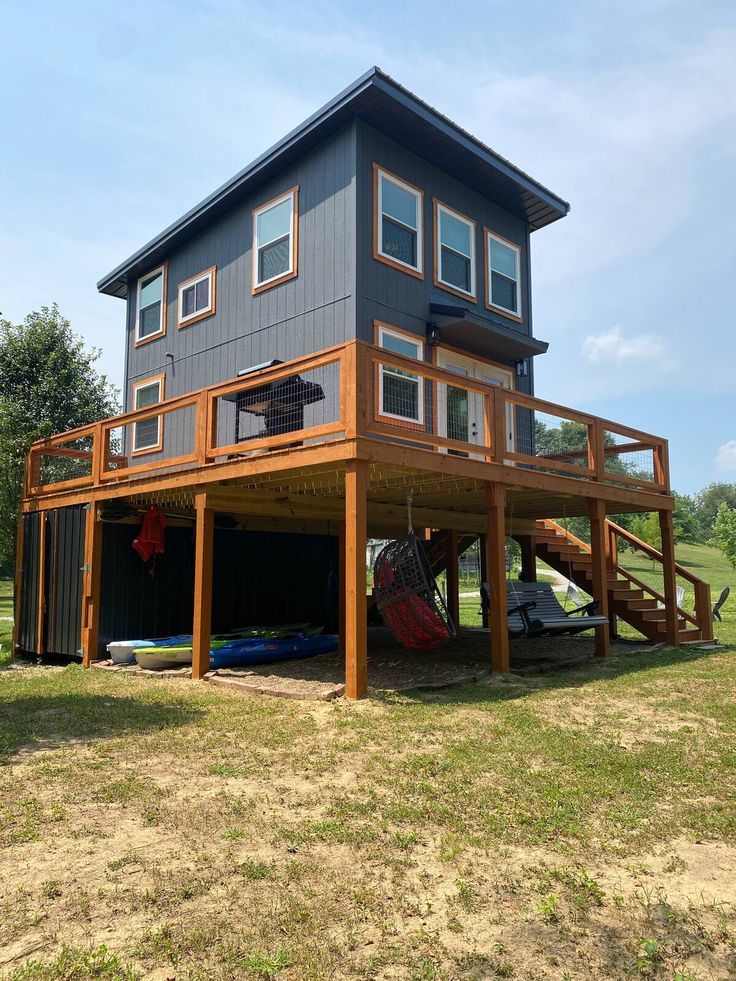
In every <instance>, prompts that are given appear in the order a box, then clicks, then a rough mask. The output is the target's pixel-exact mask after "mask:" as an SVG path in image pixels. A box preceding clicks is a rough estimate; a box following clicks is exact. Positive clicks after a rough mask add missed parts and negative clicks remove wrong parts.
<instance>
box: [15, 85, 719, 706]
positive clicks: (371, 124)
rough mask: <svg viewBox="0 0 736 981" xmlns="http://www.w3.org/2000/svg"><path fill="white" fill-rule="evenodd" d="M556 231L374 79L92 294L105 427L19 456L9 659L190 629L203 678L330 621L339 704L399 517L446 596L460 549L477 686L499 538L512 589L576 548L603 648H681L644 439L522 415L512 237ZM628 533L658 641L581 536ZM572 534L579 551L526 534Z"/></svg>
mask: <svg viewBox="0 0 736 981" xmlns="http://www.w3.org/2000/svg"><path fill="white" fill-rule="evenodd" d="M568 210H569V205H568V204H567V203H566V202H565V201H564V200H563V199H562V198H560V197H558V196H557V195H556V194H554V193H553V192H551V191H549V190H548V189H547V188H545V187H544V186H543V185H541V184H540V183H538V182H537V181H535V180H534V179H532V178H531V177H529V176H528V175H527V174H525V173H524V172H523V171H521V170H520V169H519V168H518V167H516V166H514V165H513V164H512V163H510V162H509V161H507V160H505V159H504V158H503V157H501V156H500V155H499V154H497V153H496V152H495V151H493V150H491V149H490V148H489V147H487V146H486V145H484V144H483V143H482V142H481V141H479V140H478V139H476V138H475V137H473V136H471V135H470V134H469V133H467V132H465V131H464V130H462V129H461V128H460V127H458V126H457V125H455V124H454V123H453V122H451V121H450V120H449V119H447V118H446V117H444V116H442V115H441V114H440V113H438V112H437V111H436V110H435V109H433V108H432V107H430V106H429V105H427V104H426V103H424V102H422V101H421V100H420V99H418V98H417V97H416V96H414V95H413V94H412V93H410V92H409V91H407V90H406V89H405V88H403V87H402V86H401V85H399V84H398V83H396V82H395V81H393V80H392V79H390V78H389V77H388V76H387V75H385V74H384V73H383V72H382V71H380V70H379V69H377V68H373V69H371V70H370V71H368V72H367V73H366V74H364V75H363V76H361V77H360V78H359V79H357V80H356V81H355V82H354V83H353V84H352V85H350V86H349V87H348V88H347V89H345V90H344V91H343V92H341V93H340V94H339V95H337V96H336V97H335V98H334V99H332V100H331V101H330V102H329V103H327V105H325V106H324V107H323V108H321V109H320V110H318V111H317V112H316V113H315V114H314V115H313V116H311V117H310V118H309V119H307V120H306V121H305V122H304V123H302V124H301V125H300V126H299V127H297V129H295V130H293V131H292V132H291V133H289V134H288V135H287V136H285V137H284V138H283V139H282V140H280V141H279V142H278V143H277V144H276V145H275V146H274V147H272V148H271V149H270V150H268V151H266V152H265V153H264V154H263V155H262V156H260V157H259V158H258V159H256V160H255V161H253V163H251V164H250V165H249V166H248V167H246V168H245V169H244V170H242V171H241V172H240V173H239V174H237V175H236V176H235V177H233V178H232V179H231V180H230V181H228V182H227V183H226V184H224V185H223V186H222V187H220V188H218V189H217V190H216V191H214V192H213V193H212V194H211V195H209V197H207V198H206V199H205V200H204V201H202V202H201V203H200V204H198V205H196V206H195V207H194V208H192V210H191V211H188V212H187V213H186V214H185V215H183V216H182V217H181V218H180V219H178V220H177V221H176V222H174V223H173V224H172V225H170V226H169V227H168V228H166V229H164V231H162V232H161V233H160V234H159V235H157V236H156V237H155V238H154V239H152V240H151V241H150V242H148V243H147V244H146V245H144V246H143V247H142V248H141V249H139V250H138V251H137V252H136V253H135V254H134V255H132V256H130V257H129V258H128V259H126V260H125V261H124V262H123V263H121V264H120V265H119V266H117V267H116V268H115V269H114V270H113V271H112V272H110V273H108V274H107V275H106V276H104V277H103V278H102V279H101V280H100V281H99V283H98V289H99V290H100V291H101V292H103V293H105V294H108V295H110V296H111V297H116V298H119V299H122V300H124V301H125V304H126V315H125V330H126V345H125V412H124V414H123V415H122V416H121V417H118V418H117V419H114V420H107V421H104V422H103V423H100V424H97V426H92V427H85V428H84V429H83V430H80V431H75V432H74V433H66V434H59V435H58V436H56V437H53V438H51V439H50V440H45V441H42V442H41V443H39V444H36V445H35V446H34V447H33V449H32V451H31V454H30V457H29V464H28V471H27V479H26V493H25V500H24V504H23V512H24V517H23V519H22V524H21V529H20V533H19V551H20V553H21V556H22V558H21V561H20V562H19V571H18V584H19V589H18V593H19V595H20V596H21V601H20V604H19V615H18V623H19V627H18V633H17V638H16V643H17V645H18V647H19V648H23V649H26V650H32V651H37V652H43V651H44V650H63V652H66V653H71V652H72V648H73V650H74V651H77V650H80V651H81V653H82V656H83V658H84V660H85V663H89V662H90V660H93V659H95V658H97V657H98V656H100V654H101V651H102V649H103V647H104V643H105V642H107V641H109V640H112V639H119V638H120V637H125V636H133V635H151V634H157V635H161V634H163V633H166V632H177V631H181V630H182V629H184V628H185V627H186V626H187V625H188V624H193V633H194V645H195V653H194V668H193V675H194V676H195V677H201V676H202V674H203V673H204V672H205V671H206V670H207V664H208V652H209V638H210V631H211V629H212V627H213V626H214V627H215V628H216V629H218V630H222V629H227V628H228V627H231V626H233V625H236V624H237V623H238V622H241V621H243V620H245V621H246V622H263V621H264V620H266V619H268V618H273V619H280V620H283V619H292V618H297V619H309V620H313V621H314V620H316V619H319V620H320V622H325V623H330V622H332V620H334V621H335V623H336V624H339V628H340V633H341V637H342V639H343V643H344V648H345V654H346V682H347V690H348V694H350V695H353V696H359V695H361V694H363V692H364V691H365V687H366V609H365V607H366V604H365V595H366V570H365V563H364V561H363V556H364V555H365V542H366V537H367V536H368V535H373V536H376V537H378V536H381V537H392V536H395V535H397V534H399V533H401V531H402V528H405V526H406V519H405V513H404V507H405V502H406V498H407V494H408V493H409V492H410V493H411V496H412V500H413V505H414V521H415V523H416V524H417V525H420V526H421V527H422V528H424V529H427V531H426V532H425V534H426V535H427V536H428V537H429V538H431V539H433V540H434V542H435V545H436V546H437V547H436V548H435V549H434V552H435V559H436V567H437V568H440V567H445V568H447V569H448V572H449V573H450V575H449V576H448V583H449V584H451V583H452V582H453V581H454V579H455V578H456V577H455V576H454V573H453V572H452V570H453V569H455V570H456V568H457V556H458V552H459V551H460V550H462V548H463V547H466V546H467V545H468V544H469V542H471V541H474V540H475V539H477V537H478V535H481V536H482V539H483V556H484V560H485V573H486V575H487V578H488V582H489V587H490V592H491V598H492V602H491V610H490V614H489V615H490V631H491V655H492V663H493V666H494V668H495V669H497V670H501V671H505V670H507V669H508V664H509V646H508V636H507V629H506V612H505V584H504V578H505V569H504V562H503V550H504V539H505V536H506V535H507V534H511V535H513V536H514V537H516V538H518V539H519V540H520V541H521V542H522V545H523V550H524V559H525V574H526V575H527V577H533V575H534V568H535V566H534V555H535V552H538V553H539V554H540V555H542V556H543V557H545V558H546V559H547V560H548V561H550V562H552V563H553V564H554V562H555V561H558V560H559V561H562V560H563V557H564V555H565V553H566V550H567V553H569V552H570V549H578V550H581V554H580V556H579V557H580V559H581V564H582V566H584V567H585V568H584V569H582V570H581V571H580V576H581V577H582V579H583V580H584V581H585V582H584V584H586V585H587V586H588V588H589V591H591V592H593V593H594V595H595V597H596V599H598V601H599V604H600V607H601V609H602V610H603V611H604V612H605V614H606V615H607V616H609V619H610V621H611V623H612V624H615V619H616V616H621V617H624V618H626V619H629V621H630V622H635V623H636V624H637V625H638V626H641V627H642V629H643V630H644V632H645V633H647V635H648V636H652V637H657V636H659V635H660V634H661V636H662V638H663V639H664V638H666V639H667V640H668V642H670V643H673V644H674V643H677V642H678V641H679V640H680V639H684V638H687V637H694V636H695V634H697V635H698V637H701V636H706V635H707V632H708V625H707V624H706V623H705V622H704V618H701V617H698V618H697V622H695V621H694V620H693V618H692V617H691V618H690V620H693V622H689V621H688V620H687V618H683V611H678V610H677V606H676V603H675V592H674V590H675V585H674V584H675V576H676V574H677V569H676V567H675V564H674V555H673V552H672V534H671V529H672V507H673V501H672V497H671V495H670V493H669V478H668V467H667V445H666V441H665V440H663V439H661V438H659V437H655V436H652V435H651V434H647V433H645V432H641V431H638V430H637V431H634V430H631V429H630V428H628V427H624V426H619V425H617V424H615V423H611V422H609V421H607V420H600V419H598V418H597V417H594V416H592V415H590V414H588V413H583V412H577V411H575V410H572V409H566V408H564V407H561V406H555V405H552V404H550V403H548V402H544V401H543V400H541V399H538V398H537V397H536V394H535V391H534V358H535V357H536V356H538V355H541V354H544V352H545V351H546V350H547V343H546V342H545V341H543V340H540V339H538V338H537V337H535V336H534V331H533V322H532V296H531V274H530V259H529V255H530V250H529V242H530V236H531V233H532V232H534V231H535V230H537V229H539V228H542V227H544V226H546V225H548V224H550V223H552V222H555V221H557V220H559V219H561V218H563V217H564V216H565V215H566V214H567V213H568ZM550 434H552V438H550ZM571 434H572V441H571ZM561 435H562V436H564V439H562V440H561V438H557V437H560V436H561ZM565 440H567V442H565ZM62 464H63V466H62ZM152 503H155V504H156V505H157V506H158V507H159V508H160V509H162V510H163V511H164V512H165V513H166V514H167V516H168V519H169V528H168V531H167V553H166V555H165V556H164V557H162V558H161V561H160V562H159V563H158V565H157V567H156V572H155V575H154V576H153V577H150V576H143V575H142V574H141V569H140V568H139V567H138V566H137V565H136V564H135V558H136V557H135V556H134V555H133V554H132V553H131V549H130V541H131V536H132V535H133V534H134V533H135V529H136V527H137V524H139V522H140V514H141V513H142V512H143V511H144V510H145V508H146V507H147V506H149V505H150V504H152ZM83 508H86V509H87V510H85V511H82V509H83ZM628 510H631V511H641V510H648V511H651V510H655V511H658V512H659V514H660V519H661V526H662V529H663V559H662V561H663V562H664V564H665V568H666V575H665V584H666V588H665V593H664V594H663V595H664V600H665V602H664V604H662V605H663V607H664V610H663V612H661V613H660V612H657V615H656V616H654V615H652V616H651V617H649V616H648V617H645V616H644V613H645V611H646V612H647V613H651V611H652V610H657V611H659V608H658V607H657V601H656V600H654V598H653V597H651V596H649V595H644V594H643V593H642V591H641V589H640V588H639V587H637V586H636V584H635V583H632V582H630V581H629V580H626V579H625V578H624V579H622V578H621V576H620V575H619V574H618V573H616V572H615V571H614V570H615V569H616V562H615V541H614V539H615V536H616V534H618V533H617V532H615V533H614V532H613V531H612V530H611V527H610V525H609V524H608V523H607V522H606V518H605V516H606V514H607V513H620V512H623V511H628ZM578 514H579V515H588V516H589V517H590V520H591V539H592V541H591V549H590V550H589V552H587V553H585V546H584V545H583V544H582V543H577V544H576V543H574V542H571V541H570V540H569V539H565V538H564V536H563V535H562V533H561V531H560V530H559V529H557V527H556V526H552V525H551V524H550V523H549V521H548V519H550V518H554V517H560V516H562V515H578ZM545 521H546V522H547V523H546V524H545ZM67 539H68V541H67ZM72 553H73V555H74V558H73V559H69V558H68V557H65V556H68V554H72ZM583 553H585V554H583ZM555 556H556V557H557V558H555ZM78 558H83V559H84V561H81V562H79V566H80V567H82V568H83V571H82V572H81V573H80V574H79V576H75V575H73V574H72V573H71V572H70V570H71V569H72V567H73V566H74V564H75V562H76V561H77V559H78ZM568 558H569V555H568ZM167 560H168V561H167ZM36 583H38V584H39V588H38V590H35V589H34V588H33V587H34V584H36ZM628 591H631V596H627V595H625V594H626V593H627V592H628ZM450 592H451V593H452V594H453V595H450V596H449V597H448V599H449V602H450V606H451V608H452V609H454V611H455V612H457V598H456V595H454V594H456V588H454V589H453V588H451V589H450ZM616 594H618V595H616ZM638 594H640V595H638ZM23 597H25V598H23ZM636 601H639V602H640V603H641V604H643V605H641V606H640V607H639V609H638V610H636V609H635V607H636ZM703 602H705V600H703ZM701 619H702V620H703V622H701ZM642 625H643V626H642ZM609 634H610V631H609V630H606V629H604V628H599V629H598V630H597V632H596V644H597V649H598V651H599V653H601V654H605V653H606V651H607V649H608V643H609ZM79 637H81V644H80V642H79Z"/></svg>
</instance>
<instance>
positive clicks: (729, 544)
mask: <svg viewBox="0 0 736 981" xmlns="http://www.w3.org/2000/svg"><path fill="white" fill-rule="evenodd" d="M711 544H712V545H715V547H716V548H717V549H719V550H720V551H721V552H723V554H724V555H725V556H726V558H727V559H728V561H729V562H730V563H731V566H732V567H733V568H734V569H736V508H731V507H729V506H728V504H726V502H725V501H721V503H720V504H719V505H718V510H717V511H716V517H715V521H714V522H713V537H712V538H711Z"/></svg>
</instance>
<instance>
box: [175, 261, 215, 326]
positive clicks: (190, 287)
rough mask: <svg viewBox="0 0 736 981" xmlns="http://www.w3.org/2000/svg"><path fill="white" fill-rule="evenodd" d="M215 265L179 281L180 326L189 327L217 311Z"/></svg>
mask: <svg viewBox="0 0 736 981" xmlns="http://www.w3.org/2000/svg"><path fill="white" fill-rule="evenodd" d="M216 273H217V270H216V268H215V266H212V267H211V268H210V269H206V270H205V271H204V272H201V273H198V274H197V275H196V276H192V278H191V279H185V280H184V282H183V283H179V300H178V302H179V326H180V327H187V326H188V325H189V324H193V323H195V322H196V321H197V320H203V319H204V318H205V317H211V316H212V314H213V313H214V312H215V276H216Z"/></svg>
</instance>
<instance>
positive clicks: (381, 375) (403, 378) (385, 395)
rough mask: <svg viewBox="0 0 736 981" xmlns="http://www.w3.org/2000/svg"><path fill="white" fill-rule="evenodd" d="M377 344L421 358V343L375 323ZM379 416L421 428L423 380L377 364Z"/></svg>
mask: <svg viewBox="0 0 736 981" xmlns="http://www.w3.org/2000/svg"><path fill="white" fill-rule="evenodd" d="M378 346H379V347H382V348H384V349H385V350H387V351H392V352H393V353H394V354H400V355H401V356H402V357H404V358H412V359H413V360H416V361H423V360H424V343H423V342H422V341H421V340H419V338H416V337H414V336H412V335H411V334H405V333H403V332H400V331H396V330H393V329H389V328H388V327H384V326H383V325H379V326H378ZM378 406H379V411H380V415H382V416H388V417H389V418H390V419H397V420H399V421H400V422H401V423H403V424H404V425H413V426H416V427H421V426H422V424H423V421H424V379H423V378H422V377H421V376H420V375H417V374H414V373H413V372H412V371H408V370H407V369H405V368H400V367H398V366H395V365H391V364H385V365H380V368H379V372H378Z"/></svg>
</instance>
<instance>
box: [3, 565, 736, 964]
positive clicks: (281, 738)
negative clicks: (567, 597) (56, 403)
mask: <svg viewBox="0 0 736 981" xmlns="http://www.w3.org/2000/svg"><path fill="white" fill-rule="evenodd" d="M680 558H681V559H683V558H686V561H689V562H693V563H697V564H698V566H699V567H698V568H693V571H694V572H696V573H697V574H698V575H703V577H704V578H709V570H710V578H711V581H712V583H713V585H714V593H716V594H717V592H718V591H719V590H720V587H721V586H722V585H726V584H727V583H729V582H730V583H731V584H733V583H734V576H733V573H732V572H730V571H729V570H728V569H727V568H726V567H725V565H722V564H721V560H720V557H719V556H718V555H717V553H713V552H712V550H710V549H693V550H692V551H691V552H689V554H688V556H687V557H684V556H683V555H682V554H680ZM642 574H643V572H642ZM735 599H736V598H735ZM6 602H7V591H6V596H5V598H0V605H1V604H2V603H6ZM469 606H470V602H468V607H469ZM473 606H474V608H475V609H477V601H475V600H473ZM6 615H9V614H7V613H6V612H5V611H4V610H0V616H6ZM725 616H726V622H725V623H724V624H723V625H722V626H719V627H718V631H717V632H718V636H719V638H720V640H721V641H722V642H723V643H724V646H722V647H721V649H720V650H717V651H699V650H694V649H687V648H685V649H680V650H677V651H658V652H654V653H650V654H645V655H633V654H622V655H616V656H613V657H611V658H610V659H608V660H607V661H606V662H605V663H601V662H596V663H593V664H590V665H588V666H586V667H584V668H583V669H580V670H574V671H573V670H567V671H560V672H557V673H554V674H548V675H534V676H530V677H525V678H518V677H513V676H512V677H510V678H508V679H499V678H494V679H491V680H489V681H488V682H487V683H481V684H476V685H473V686H468V687H464V688H456V689H448V690H445V691H442V692H435V693H419V692H418V693H416V694H408V695H401V696H398V695H390V694H387V693H381V692H375V691H372V692H371V696H370V697H369V698H368V699H366V700H364V701H362V702H360V703H357V704H351V703H349V702H346V701H344V700H338V701H336V702H331V703H315V702H296V701H286V700H281V699H276V698H266V697H249V696H244V695H240V694H236V693H233V692H230V691H227V690H223V689H210V688H208V687H207V686H205V685H193V684H191V683H189V682H186V681H183V680H178V679H164V680H158V679H149V678H135V677H130V676H121V675H118V674H109V673H106V672H100V671H84V670H82V669H81V668H80V667H79V666H77V665H73V666H70V667H65V668H61V667H43V668H39V667H34V666H24V667H18V666H17V665H14V666H12V667H6V668H5V669H4V670H0V720H1V724H0V762H1V764H2V765H0V976H1V977H3V978H5V979H13V981H20V979H23V981H25V979H31V978H34V979H35V978H49V979H57V981H61V979H82V981H84V979H88V978H89V979H91V978H102V979H113V978H156V979H166V978H176V979H200V978H201V979H204V978H213V979H223V981H224V979H231V978H235V979H237V978H268V977H280V978H284V979H302V978H310V979H311V978H314V979H317V978H365V979H373V978H411V979H455V978H457V979H476V978H477V979H481V978H497V977H500V978H523V979H536V978H550V979H551V978H554V979H564V978H570V979H589V978H602V979H617V978H632V977H633V978H636V977H640V978H655V977H656V978H660V977H661V978H667V979H679V981H688V979H689V981H692V979H695V978H697V979H713V978H719V979H720V978H728V977H733V976H736V602H735V601H732V602H731V603H730V604H729V605H728V606H727V607H726V610H725ZM8 626H9V624H8V623H7V621H3V620H0V640H2V642H3V650H4V651H5V650H7V646H6V645H7V642H8V640H9V636H8V631H7V627H8Z"/></svg>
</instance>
